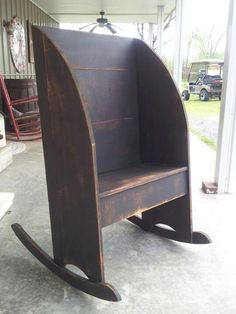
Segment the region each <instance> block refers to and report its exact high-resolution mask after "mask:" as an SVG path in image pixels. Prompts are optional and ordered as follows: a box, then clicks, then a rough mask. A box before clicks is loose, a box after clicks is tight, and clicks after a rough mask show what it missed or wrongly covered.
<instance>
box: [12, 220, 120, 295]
mask: <svg viewBox="0 0 236 314" xmlns="http://www.w3.org/2000/svg"><path fill="white" fill-rule="evenodd" d="M12 229H13V231H14V232H15V234H16V236H17V237H18V238H19V240H20V241H21V242H22V243H23V245H24V246H25V247H26V248H27V249H28V250H29V251H30V252H31V253H32V254H33V255H34V256H35V257H36V258H37V259H38V260H39V261H40V262H41V263H42V264H43V265H44V266H46V267H47V268H48V269H50V270H51V271H52V272H53V273H54V274H56V275H57V276H58V277H60V278H61V279H63V280H64V281H66V282H67V283H68V284H70V285H71V286H73V287H75V288H77V289H79V290H81V291H83V292H85V293H87V294H90V295H92V296H95V297H97V298H99V299H103V300H107V301H120V300H121V297H120V295H119V293H118V291H117V290H116V289H115V288H114V287H113V286H111V285H110V284H107V283H105V282H102V281H101V282H96V281H93V280H90V279H86V278H83V277H82V276H79V275H77V274H75V273H73V272H72V271H70V270H69V269H67V268H65V267H64V266H61V265H59V264H57V263H56V262H55V261H54V260H53V259H52V258H51V257H50V256H49V255H48V254H47V253H45V252H44V251H43V250H42V249H41V248H40V247H39V246H38V245H37V244H36V243H35V242H34V241H33V240H32V238H31V237H30V236H29V235H28V234H27V233H26V232H25V231H24V229H23V228H22V227H21V226H20V225H19V224H13V225H12Z"/></svg>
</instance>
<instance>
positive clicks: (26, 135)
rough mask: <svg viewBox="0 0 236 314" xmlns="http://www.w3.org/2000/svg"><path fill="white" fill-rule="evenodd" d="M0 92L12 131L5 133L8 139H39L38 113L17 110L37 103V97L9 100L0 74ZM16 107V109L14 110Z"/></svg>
mask: <svg viewBox="0 0 236 314" xmlns="http://www.w3.org/2000/svg"><path fill="white" fill-rule="evenodd" d="M0 90H1V92H2V96H3V100H4V102H5V106H6V109H7V111H8V118H9V122H10V124H11V126H12V129H13V130H12V131H7V132H6V135H7V137H8V139H13V140H35V139H39V138H41V125H40V114H39V111H38V110H37V111H28V112H21V111H20V110H19V106H20V105H25V104H27V103H30V102H38V97H37V96H33V97H25V98H21V99H16V100H11V98H10V95H9V93H8V90H7V87H6V84H5V82H4V78H3V75H2V74H0ZM16 106H17V109H16V108H15V107H16Z"/></svg>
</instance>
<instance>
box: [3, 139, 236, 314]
mask: <svg viewBox="0 0 236 314" xmlns="http://www.w3.org/2000/svg"><path fill="white" fill-rule="evenodd" d="M191 142H192V149H191V152H192V158H191V159H192V181H193V183H192V186H193V222H194V229H195V230H202V231H204V232H207V233H208V234H209V235H210V236H211V238H212V240H213V243H212V244H209V245H190V244H182V243H178V242H174V241H170V240H166V239H163V238H160V237H158V236H155V235H154V234H148V233H145V232H143V231H142V230H141V229H139V228H138V227H136V226H134V225H132V224H131V223H129V222H127V221H122V222H120V223H117V224H114V225H112V226H109V227H107V228H105V229H104V230H103V239H104V256H105V271H106V281H107V282H109V283H111V284H112V285H114V286H115V287H116V288H117V289H118V291H119V292H120V294H121V296H122V301H121V302H118V303H109V302H107V301H102V300H99V299H96V298H94V297H91V296H89V295H86V294H84V293H82V292H80V291H78V290H76V289H74V288H71V287H70V286H69V285H67V284H66V283H64V282H63V281H61V280H60V279H58V278H57V277H56V276H55V275H54V274H52V273H51V272H50V271H49V270H47V269H46V268H45V267H43V266H42V265H41V264H40V263H39V262H38V261H37V260H36V259H35V258H34V257H33V256H32V255H31V254H30V253H29V252H28V251H27V250H26V249H25V248H24V247H23V246H22V244H21V243H20V242H19V240H18V239H17V238H16V236H15V235H14V234H13V232H12V230H11V228H10V226H11V224H12V223H15V222H19V223H20V224H22V225H23V227H24V228H25V229H26V230H27V232H28V233H29V234H30V235H31V236H32V237H33V238H34V239H35V240H36V241H37V242H38V243H39V245H41V246H42V248H43V249H44V250H46V251H47V252H49V253H50V254H51V252H52V247H51V239H50V227H49V217H48V205H47V196H46V186H45V175H44V168H43V153H42V146H41V142H40V141H38V142H33V143H27V149H26V151H25V152H23V153H21V154H18V155H16V156H14V162H13V164H12V165H11V166H10V167H8V168H7V169H6V170H4V171H3V172H2V173H1V174H0V191H1V192H14V193H15V199H14V203H13V206H12V207H11V209H10V211H9V212H8V213H7V214H6V215H5V216H4V218H3V219H2V220H0V269H1V272H0V313H1V314H21V313H22V314H34V313H35V314H47V313H50V314H54V313H55V314H62V313H68V314H75V313H82V314H86V313H89V314H93V313H104V314H106V313H116V314H118V313H122V314H123V313H129V314H133V313H134V314H138V313H142V314H145V313H147V314H151V313H155V314H156V313H158V314H235V313H236V253H235V251H236V249H235V242H234V241H235V239H236V228H235V221H236V208H235V205H234V204H235V202H234V200H235V197H234V196H232V195H205V194H203V193H202V192H201V190H200V185H201V180H211V179H212V177H211V176H212V173H213V167H214V153H213V152H212V151H210V150H209V149H208V148H207V147H206V146H205V145H204V144H201V143H200V142H199V141H198V140H197V139H196V138H195V137H193V138H192V139H191Z"/></svg>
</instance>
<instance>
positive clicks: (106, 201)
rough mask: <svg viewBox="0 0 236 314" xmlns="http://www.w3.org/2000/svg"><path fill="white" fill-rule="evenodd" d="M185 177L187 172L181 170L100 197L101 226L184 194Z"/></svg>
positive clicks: (185, 191) (185, 190)
mask: <svg viewBox="0 0 236 314" xmlns="http://www.w3.org/2000/svg"><path fill="white" fill-rule="evenodd" d="M186 179H187V173H186V171H183V172H180V173H176V174H174V175H172V176H168V177H164V178H161V179H159V180H157V181H152V182H149V183H146V184H143V185H138V186H136V187H133V188H131V189H128V190H123V191H120V192H119V193H114V194H112V195H110V196H107V197H103V198H101V199H100V208H101V224H102V227H105V226H108V225H110V224H112V223H115V222H117V221H119V220H121V219H125V218H127V217H130V216H133V215H134V214H136V213H139V212H143V211H148V210H149V209H151V208H153V207H156V206H157V205H160V204H163V203H167V202H169V201H170V200H173V199H176V198H179V197H181V196H183V195H185V194H186V193H187V192H188V187H187V180H186Z"/></svg>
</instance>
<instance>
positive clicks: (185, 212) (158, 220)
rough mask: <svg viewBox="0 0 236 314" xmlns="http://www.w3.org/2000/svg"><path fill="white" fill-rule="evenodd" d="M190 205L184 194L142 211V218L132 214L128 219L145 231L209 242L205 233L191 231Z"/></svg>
mask: <svg viewBox="0 0 236 314" xmlns="http://www.w3.org/2000/svg"><path fill="white" fill-rule="evenodd" d="M190 206H191V205H190V200H189V197H188V195H186V196H183V197H180V198H178V199H175V200H172V201H170V202H168V203H165V204H162V205H160V206H157V207H155V208H153V209H150V210H148V211H146V212H143V213H142V218H139V217H137V216H132V217H130V218H128V220H129V221H130V222H132V223H134V224H136V225H138V226H139V227H141V228H142V229H143V230H145V231H149V232H153V233H155V234H157V235H159V236H161V237H165V238H168V239H171V240H175V241H180V242H186V243H194V244H206V243H210V242H211V239H210V238H209V237H208V236H207V235H206V234H204V233H202V232H193V231H192V221H191V209H190ZM163 225H164V226H163ZM165 226H166V227H165Z"/></svg>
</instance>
